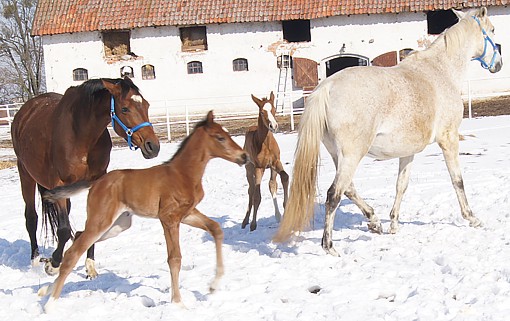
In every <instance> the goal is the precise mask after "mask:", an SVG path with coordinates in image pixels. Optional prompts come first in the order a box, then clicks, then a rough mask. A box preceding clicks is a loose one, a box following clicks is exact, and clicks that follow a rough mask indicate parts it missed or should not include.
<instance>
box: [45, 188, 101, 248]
mask: <svg viewBox="0 0 510 321" xmlns="http://www.w3.org/2000/svg"><path fill="white" fill-rule="evenodd" d="M91 184H92V183H91V182H87V181H80V182H76V183H74V184H71V185H66V186H59V187H56V188H54V189H52V190H47V189H45V188H43V187H42V186H39V192H40V193H41V199H42V212H43V227H44V228H45V230H46V233H47V235H48V230H50V231H51V234H52V236H53V239H54V240H57V229H58V228H59V227H61V228H62V227H63V226H68V227H69V231H70V232H71V236H72V235H73V234H74V233H73V231H72V229H71V226H70V223H69V218H68V213H65V214H64V215H62V211H63V210H62V209H60V208H59V206H58V204H56V201H57V200H59V199H67V198H70V197H71V196H72V195H74V194H77V193H78V192H80V191H83V190H85V189H89V188H90V187H91ZM66 206H67V207H69V203H68V204H66ZM66 212H67V209H66Z"/></svg>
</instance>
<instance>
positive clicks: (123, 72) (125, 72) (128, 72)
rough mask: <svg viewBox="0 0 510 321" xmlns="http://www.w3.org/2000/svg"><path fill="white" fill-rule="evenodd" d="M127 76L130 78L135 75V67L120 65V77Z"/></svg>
mask: <svg viewBox="0 0 510 321" xmlns="http://www.w3.org/2000/svg"><path fill="white" fill-rule="evenodd" d="M125 76H128V77H129V78H134V77H135V72H134V71H133V67H131V66H122V67H120V77H121V78H123V77H125Z"/></svg>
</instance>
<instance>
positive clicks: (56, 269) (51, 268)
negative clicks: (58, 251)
mask: <svg viewBox="0 0 510 321" xmlns="http://www.w3.org/2000/svg"><path fill="white" fill-rule="evenodd" d="M44 271H45V272H46V274H48V275H49V276H55V275H57V274H58V272H59V271H60V266H59V267H54V266H53V265H51V261H50V260H48V261H46V263H44Z"/></svg>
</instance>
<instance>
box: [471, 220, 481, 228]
mask: <svg viewBox="0 0 510 321" xmlns="http://www.w3.org/2000/svg"><path fill="white" fill-rule="evenodd" d="M469 226H471V227H483V223H482V221H480V220H479V219H478V218H474V219H473V220H472V221H471V223H469Z"/></svg>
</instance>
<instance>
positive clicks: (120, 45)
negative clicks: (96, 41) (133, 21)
mask: <svg viewBox="0 0 510 321" xmlns="http://www.w3.org/2000/svg"><path fill="white" fill-rule="evenodd" d="M129 38H130V35H129V31H113V32H103V44H104V54H105V57H121V56H124V55H127V54H128V53H129V52H131V48H130V44H129Z"/></svg>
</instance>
